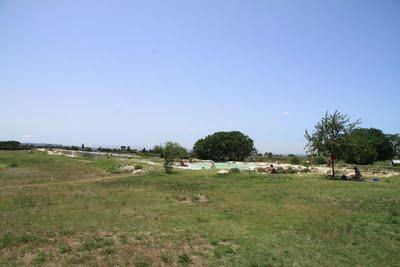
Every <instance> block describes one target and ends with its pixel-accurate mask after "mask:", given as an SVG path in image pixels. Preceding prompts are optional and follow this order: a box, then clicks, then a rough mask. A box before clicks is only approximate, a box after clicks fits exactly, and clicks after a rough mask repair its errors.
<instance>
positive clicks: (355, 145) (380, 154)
mask: <svg viewBox="0 0 400 267" xmlns="http://www.w3.org/2000/svg"><path fill="white" fill-rule="evenodd" d="M346 142H347V148H346V152H345V154H344V160H345V161H346V162H348V163H355V164H372V163H374V162H375V161H377V160H388V159H391V158H392V157H393V156H394V148H393V144H392V139H391V136H389V135H386V134H384V133H383V132H382V131H381V130H379V129H374V128H370V129H365V128H359V129H354V130H353V131H352V132H351V133H350V134H349V135H348V136H347V139H346Z"/></svg>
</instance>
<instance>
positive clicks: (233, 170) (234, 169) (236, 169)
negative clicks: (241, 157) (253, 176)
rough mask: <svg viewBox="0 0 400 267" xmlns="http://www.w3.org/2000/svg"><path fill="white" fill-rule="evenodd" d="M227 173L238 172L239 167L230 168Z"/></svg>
mask: <svg viewBox="0 0 400 267" xmlns="http://www.w3.org/2000/svg"><path fill="white" fill-rule="evenodd" d="M229 173H240V169H239V168H232V169H230V170H229Z"/></svg>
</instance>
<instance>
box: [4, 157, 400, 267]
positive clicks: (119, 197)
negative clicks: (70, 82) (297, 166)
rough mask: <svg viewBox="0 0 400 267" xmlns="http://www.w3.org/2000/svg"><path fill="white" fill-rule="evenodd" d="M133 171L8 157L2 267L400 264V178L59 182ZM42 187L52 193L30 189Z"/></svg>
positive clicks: (176, 176) (157, 170)
mask: <svg viewBox="0 0 400 267" xmlns="http://www.w3.org/2000/svg"><path fill="white" fill-rule="evenodd" d="M138 161H139V160H136V161H135V162H134V161H128V162H129V164H134V163H138ZM11 162H15V163H16V164H17V167H15V168H9V167H8V165H9V164H10V163H11ZM124 164H127V161H126V160H125V161H120V160H116V159H89V160H86V159H85V161H82V159H71V158H66V157H62V156H47V155H44V154H41V153H39V154H38V153H34V154H30V153H28V152H26V151H25V152H24V151H18V152H0V166H4V167H1V168H0V216H1V220H0V251H1V253H0V265H46V264H48V265H65V266H67V265H85V266H86V265H103V266H104V265H109V266H114V265H123V266H124V265H125V266H126V265H135V266H154V265H162V264H165V265H178V266H188V265H208V266H221V265H222V266H292V265H310V266H321V265H323V266H326V265H329V266H348V265H359V266H360V265H362V266H377V265H379V266H398V263H399V262H400V253H399V252H400V249H399V247H400V177H391V178H383V179H382V180H381V181H380V182H378V183H369V182H343V181H334V180H327V179H324V177H323V176H320V175H312V174H308V175H304V174H301V175H300V174H295V175H273V176H271V175H270V176H267V175H261V174H254V173H251V174H250V175H249V174H248V173H246V172H241V173H231V174H229V175H227V176H222V177H220V176H217V175H216V171H197V172H196V171H181V170H179V171H174V173H173V174H172V175H166V174H164V173H163V172H162V169H161V167H153V170H152V171H151V172H150V173H149V174H147V175H145V176H127V177H122V178H119V179H113V180H104V181H96V182H87V183H86V182H85V183H54V179H56V180H57V181H78V180H80V179H86V178H87V177H88V176H89V177H97V176H98V175H100V176H102V175H107V176H109V175H110V173H109V172H107V171H106V170H109V167H110V166H119V165H124ZM140 164H143V163H140ZM143 167H144V168H148V167H149V166H146V165H143ZM18 169H23V170H24V171H23V172H17V171H18ZM10 170H12V171H14V172H12V171H10ZM30 170H31V171H32V172H33V173H36V175H32V174H31V173H30ZM49 173H52V176H53V177H55V178H54V179H53V180H51V179H49V178H48V174H49ZM37 180H39V181H40V183H39V184H42V185H38V186H26V185H31V184H32V181H37ZM16 185H25V186H16Z"/></svg>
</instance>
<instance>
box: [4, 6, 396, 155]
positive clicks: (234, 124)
mask: <svg viewBox="0 0 400 267" xmlns="http://www.w3.org/2000/svg"><path fill="white" fill-rule="evenodd" d="M0 101H1V102H0V139H3V140H4V139H16V140H20V141H24V142H47V143H62V144H77V145H79V144H82V143H85V144H87V145H93V144H108V145H131V146H146V147H152V146H153V145H155V144H160V143H163V142H165V141H168V140H172V141H177V142H179V143H181V144H182V145H184V146H186V147H188V148H191V147H192V145H193V143H194V142H195V141H196V140H197V139H198V138H200V137H203V136H205V135H207V134H210V133H213V132H215V131H221V130H240V131H243V132H244V133H246V134H248V135H249V136H250V137H252V138H253V139H254V141H255V144H256V147H257V148H258V149H259V150H260V151H262V152H265V151H272V152H276V153H302V152H303V148H304V144H305V141H304V130H305V129H306V128H308V129H310V128H312V127H313V125H314V124H315V123H316V122H317V121H318V120H319V119H320V118H321V116H322V115H323V114H324V112H325V111H334V110H336V109H337V110H339V111H341V112H342V113H346V114H348V115H349V116H350V117H351V118H353V119H361V120H362V121H363V126H365V127H377V128H380V129H382V130H384V131H385V132H387V133H398V132H400V116H399V115H400V111H399V106H400V105H399V104H400V1H398V0H384V1H379V0H376V1H368V0H358V1H356V0H333V1H320V0H316V1H299V0H293V1H285V0H276V1H272V0H260V1H256V0H242V1H235V0H181V1H175V0H169V1H165V0H158V1H152V0H143V1H134V0H131V1H118V0H109V1H99V0H92V1H90V0H81V1H75V0H65V1H62V0H57V1H52V0H48V1H41V0H35V1H34V0H31V1H29V0H26V1H22V0H21V1H19V0H9V1H5V0H0Z"/></svg>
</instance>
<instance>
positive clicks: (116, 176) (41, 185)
mask: <svg viewBox="0 0 400 267" xmlns="http://www.w3.org/2000/svg"><path fill="white" fill-rule="evenodd" d="M132 176H134V175H133V174H131V173H125V174H120V175H108V176H103V177H97V178H88V179H81V180H74V181H63V182H48V183H42V184H22V185H6V186H3V187H0V190H4V189H13V188H25V187H38V188H40V187H46V186H53V185H67V184H72V185H74V184H83V183H93V182H100V181H111V180H117V179H121V178H127V177H132Z"/></svg>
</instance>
